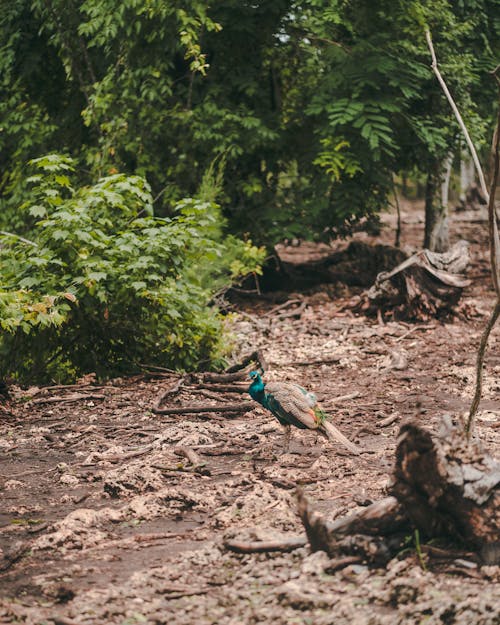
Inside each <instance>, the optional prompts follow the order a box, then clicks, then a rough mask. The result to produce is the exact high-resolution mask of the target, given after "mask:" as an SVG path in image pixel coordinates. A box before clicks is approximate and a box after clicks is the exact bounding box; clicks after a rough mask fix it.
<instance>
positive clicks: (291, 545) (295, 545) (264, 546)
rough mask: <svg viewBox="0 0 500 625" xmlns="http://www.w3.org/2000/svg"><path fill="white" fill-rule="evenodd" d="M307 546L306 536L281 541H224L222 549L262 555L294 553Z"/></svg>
mask: <svg viewBox="0 0 500 625" xmlns="http://www.w3.org/2000/svg"><path fill="white" fill-rule="evenodd" d="M305 545H307V538H306V536H292V537H291V538H284V539H282V540H258V541H254V542H243V541H239V540H225V541H224V547H225V548H226V549H229V551H234V552H236V553H264V552H267V551H294V550H295V549H299V547H304V546H305Z"/></svg>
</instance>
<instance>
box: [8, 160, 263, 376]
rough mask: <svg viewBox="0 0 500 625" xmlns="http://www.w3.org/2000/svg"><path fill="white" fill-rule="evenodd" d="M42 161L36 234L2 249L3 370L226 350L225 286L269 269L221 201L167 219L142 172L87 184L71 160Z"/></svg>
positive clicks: (57, 372) (171, 362) (190, 203)
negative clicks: (221, 311)
mask: <svg viewBox="0 0 500 625" xmlns="http://www.w3.org/2000/svg"><path fill="white" fill-rule="evenodd" d="M32 165H33V167H34V168H35V169H36V173H35V174H34V175H33V176H31V178H30V181H31V183H32V184H33V185H34V189H33V193H32V199H33V201H32V202H29V203H27V204H26V205H25V206H24V207H23V210H24V211H25V212H26V213H27V214H29V215H30V216H31V218H32V219H33V222H34V223H33V227H32V230H31V232H30V233H29V236H30V240H26V239H20V238H17V237H4V238H3V239H2V246H1V247H0V264H1V266H2V290H1V291H0V327H1V329H2V330H3V332H2V334H1V337H0V354H1V355H2V359H1V362H2V365H1V367H0V376H2V375H3V376H5V375H7V374H9V375H16V376H18V377H19V378H20V379H22V380H28V379H36V380H45V381H46V380H51V379H58V380H60V379H65V380H67V379H70V378H72V377H74V376H75V375H79V374H82V373H85V372H89V371H95V372H96V373H97V374H98V375H100V376H103V375H109V374H111V373H120V372H129V371H132V370H134V369H137V367H138V364H139V363H142V362H146V363H148V364H155V365H161V366H165V367H176V368H188V369H194V368H196V367H199V366H202V365H203V364H204V365H205V366H210V363H211V362H213V361H214V360H215V359H216V358H218V357H219V356H220V354H221V350H222V349H223V347H224V335H223V330H222V325H221V319H220V317H219V315H218V314H217V312H216V311H215V310H213V309H212V308H210V306H209V301H210V299H211V297H212V296H213V293H214V290H215V289H218V288H221V287H222V286H227V285H229V284H230V283H231V281H232V280H235V279H237V278H238V277H240V276H242V275H244V274H246V273H248V272H250V271H257V270H258V268H259V265H260V263H261V262H262V259H263V251H262V250H258V249H257V248H254V247H253V246H252V245H251V243H242V242H241V241H237V240H235V239H234V238H232V237H230V238H225V237H224V235H223V220H222V219H221V216H220V210H219V208H218V207H217V205H215V204H214V203H213V202H204V201H201V200H194V199H185V200H183V201H181V202H179V203H178V204H177V206H176V210H175V214H174V215H173V216H172V217H171V218H165V219H160V218H156V217H154V216H153V210H152V197H151V191H150V188H149V185H148V184H147V182H146V181H145V180H144V179H143V178H140V177H139V176H125V175H123V174H114V175H111V176H107V177H105V178H102V179H101V180H99V181H98V182H97V183H96V184H95V185H93V186H85V187H80V188H77V189H75V188H73V187H72V177H74V164H73V162H72V161H71V160H70V159H68V158H66V157H62V156H58V155H54V154H52V155H49V156H46V157H42V158H39V159H36V160H35V161H33V163H32Z"/></svg>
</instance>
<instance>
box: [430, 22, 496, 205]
mask: <svg viewBox="0 0 500 625" xmlns="http://www.w3.org/2000/svg"><path fill="white" fill-rule="evenodd" d="M425 37H426V39H427V45H428V46H429V50H430V52H431V57H432V65H431V67H432V71H433V72H434V73H435V74H436V78H437V79H438V81H439V84H440V85H441V88H442V89H443V91H444V94H445V95H446V98H447V99H448V102H449V103H450V106H451V108H452V110H453V112H454V113H455V117H456V118H457V121H458V124H459V126H460V128H461V129H462V132H463V133H464V137H465V140H466V142H467V145H468V146H469V150H470V153H471V155H472V160H473V161H474V165H475V167H476V171H477V175H478V176H479V182H480V183H481V189H482V191H483V193H484V196H485V197H486V198H487V197H488V190H487V188H486V181H485V179H484V174H483V170H482V168H481V163H480V162H479V158H478V155H477V152H476V148H475V147H474V144H473V143H472V139H471V138H470V135H469V131H468V130H467V126H466V125H465V123H464V120H463V119H462V116H461V115H460V111H459V110H458V107H457V105H456V104H455V101H454V100H453V97H452V95H451V93H450V90H449V89H448V86H447V84H446V82H445V81H444V78H443V77H442V75H441V72H440V71H439V68H438V64H437V58H436V53H435V51H434V46H433V44H432V37H431V32H430V30H429V29H428V28H426V29H425Z"/></svg>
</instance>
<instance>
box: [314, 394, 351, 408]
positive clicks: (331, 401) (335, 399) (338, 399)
mask: <svg viewBox="0 0 500 625" xmlns="http://www.w3.org/2000/svg"><path fill="white" fill-rule="evenodd" d="M360 395H361V393H360V392H359V391H354V393H348V394H347V395H339V396H338V397H331V398H330V399H329V400H328V404H326V403H323V402H321V405H322V406H325V408H326V407H328V406H332V405H333V404H340V403H342V402H343V401H349V400H350V399H356V397H359V396H360Z"/></svg>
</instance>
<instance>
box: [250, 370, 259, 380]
mask: <svg viewBox="0 0 500 625" xmlns="http://www.w3.org/2000/svg"><path fill="white" fill-rule="evenodd" d="M249 377H250V379H251V380H260V373H259V372H258V371H250V373H249Z"/></svg>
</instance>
